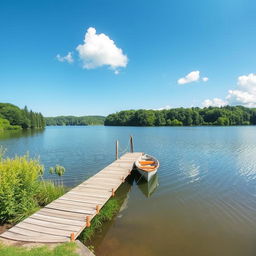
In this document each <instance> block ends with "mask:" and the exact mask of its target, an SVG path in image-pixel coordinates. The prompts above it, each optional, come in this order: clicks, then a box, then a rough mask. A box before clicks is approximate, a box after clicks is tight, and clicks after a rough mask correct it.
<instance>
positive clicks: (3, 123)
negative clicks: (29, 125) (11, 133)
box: [0, 118, 21, 132]
mask: <svg viewBox="0 0 256 256" xmlns="http://www.w3.org/2000/svg"><path fill="white" fill-rule="evenodd" d="M5 130H21V127H20V126H19V125H10V122H9V121H8V120H7V119H3V118H0V132H1V131H5Z"/></svg>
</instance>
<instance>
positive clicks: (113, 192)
mask: <svg viewBox="0 0 256 256" xmlns="http://www.w3.org/2000/svg"><path fill="white" fill-rule="evenodd" d="M112 196H115V190H114V189H113V188H112Z"/></svg>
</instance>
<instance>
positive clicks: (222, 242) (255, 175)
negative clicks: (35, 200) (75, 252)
mask: <svg viewBox="0 0 256 256" xmlns="http://www.w3.org/2000/svg"><path fill="white" fill-rule="evenodd" d="M129 135H133V137H134V145H135V151H140V152H146V153H148V154H152V155H154V156H155V157H156V158H158V159H159V161H160V168H159V170H158V175H157V176H156V177H155V178H154V180H152V182H151V183H150V184H147V183H145V182H143V180H142V179H140V176H139V175H137V174H136V173H135V174H134V175H133V176H132V177H130V180H129V182H126V183H125V184H123V185H122V187H121V188H120V189H119V191H118V193H119V196H120V197H122V198H123V205H122V208H121V211H120V212H119V214H118V215H117V216H116V218H115V219H113V221H111V222H110V223H107V224H106V225H105V226H104V228H103V230H102V232H101V233H100V234H99V235H97V237H96V238H95V240H94V241H93V242H92V244H93V245H94V246H95V249H96V254H97V255H98V256H100V255H104V256H110V255H111V256H128V255H129V256H133V255H135V256H137V255H139V256H156V255H173V256H176V255H177V256H179V255H182V256H187V255H195V256H201V255H202V256H216V255H224V256H229V255H230V256H240V255H241V256H254V255H256V243H255V242H256V127H254V126H244V127H242V126H241V127H104V126H85V127H47V128H46V129H45V130H44V131H35V132H32V131H27V132H12V133H5V134H1V135H0V145H2V146H4V147H6V148H7V155H8V156H14V155H16V154H17V155H21V154H25V153H26V152H29V153H30V155H31V156H40V159H41V162H42V163H43V164H44V165H45V167H46V170H47V169H48V168H49V167H50V166H54V165H55V164H60V165H62V166H64V167H65V168H66V173H65V175H64V176H63V182H64V183H65V184H66V185H67V186H75V185H76V184H79V183H81V182H82V181H83V180H84V179H86V178H88V177H90V176H91V175H93V174H95V173H96V172H98V171H99V170H100V169H102V168H103V167H105V166H106V165H107V164H109V163H111V162H112V161H113V160H114V158H115V140H116V139H119V141H120V146H121V150H122V151H125V149H126V147H127V145H128V140H129ZM45 178H47V179H52V178H53V177H52V176H51V175H50V174H48V172H47V171H46V172H45Z"/></svg>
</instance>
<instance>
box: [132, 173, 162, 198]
mask: <svg viewBox="0 0 256 256" xmlns="http://www.w3.org/2000/svg"><path fill="white" fill-rule="evenodd" d="M135 181H136V183H137V185H138V187H139V189H140V191H141V192H142V193H143V194H144V195H145V197H147V198H149V197H151V196H152V195H153V193H154V192H155V191H156V189H157V187H158V186H159V182H158V176H157V173H156V174H155V175H154V176H153V177H152V178H151V180H150V181H146V180H144V179H142V178H141V175H140V174H138V175H136V176H135Z"/></svg>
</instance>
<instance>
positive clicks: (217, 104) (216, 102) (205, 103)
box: [202, 98, 227, 107]
mask: <svg viewBox="0 0 256 256" xmlns="http://www.w3.org/2000/svg"><path fill="white" fill-rule="evenodd" d="M202 105H203V107H210V106H212V107H222V106H225V105H227V102H226V101H224V100H222V99H219V98H214V99H212V100H210V99H207V100H204V101H203V103H202Z"/></svg>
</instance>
